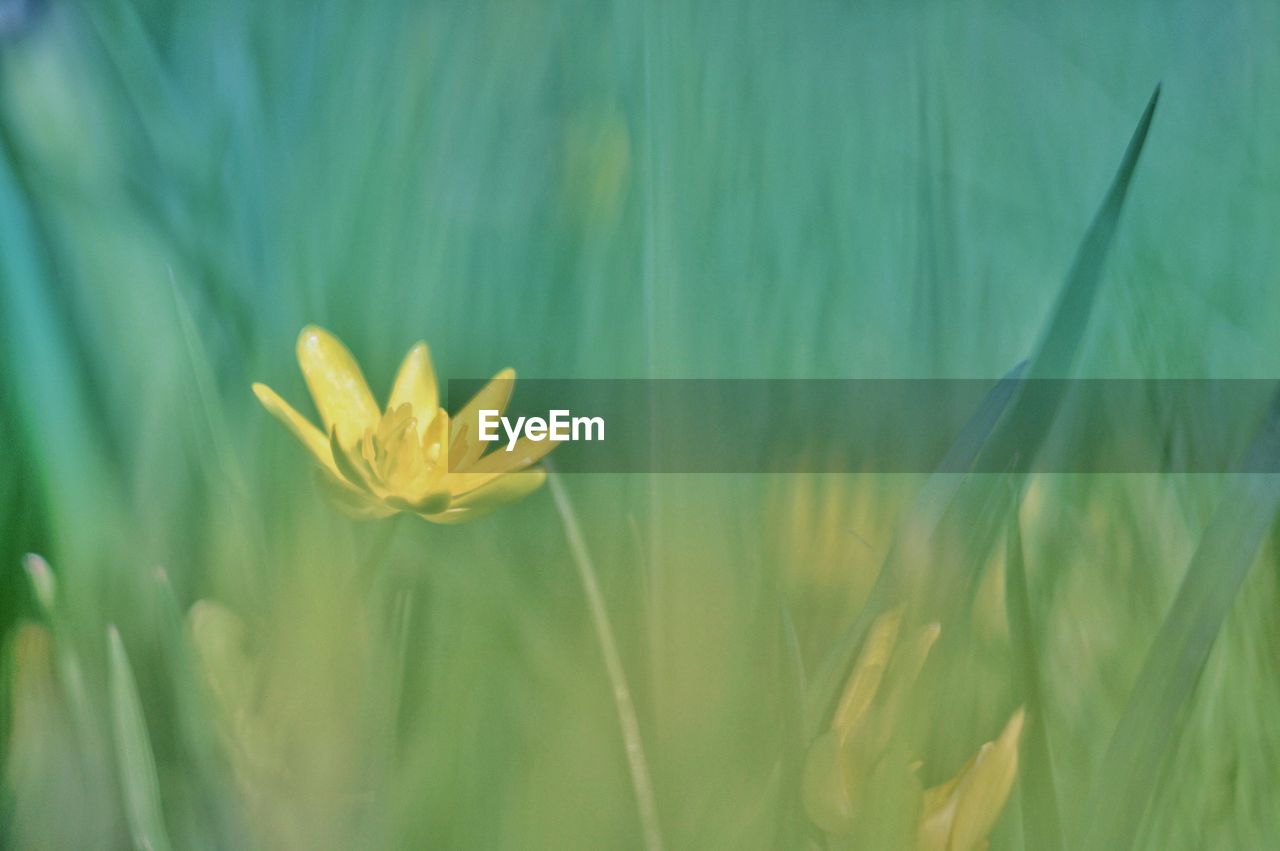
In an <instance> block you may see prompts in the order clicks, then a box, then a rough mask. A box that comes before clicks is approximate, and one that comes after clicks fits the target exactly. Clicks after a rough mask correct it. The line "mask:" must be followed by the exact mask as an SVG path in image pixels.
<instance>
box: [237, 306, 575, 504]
mask: <svg viewBox="0 0 1280 851" xmlns="http://www.w3.org/2000/svg"><path fill="white" fill-rule="evenodd" d="M297 349H298V365H299V366H300V367H301V368H302V376H303V378H305V379H306V382H307V389H308V390H310V391H311V398H312V400H314V402H315V405H316V409H317V410H318V411H319V412H320V419H321V421H322V422H323V423H324V427H325V431H327V432H328V435H327V436H326V434H325V431H321V430H320V429H319V428H317V427H316V426H315V425H314V424H312V423H311V422H310V421H309V420H307V419H306V418H305V417H303V416H302V415H301V414H299V413H298V412H297V411H296V410H294V408H293V407H292V406H291V405H290V404H289V403H288V402H286V401H285V400H284V399H282V398H281V397H280V396H279V395H278V394H277V393H276V392H275V391H273V390H272V389H271V388H270V387H267V386H266V385H265V384H254V385H253V392H254V394H256V395H257V397H258V401H260V402H262V405H263V407H265V408H266V409H267V410H268V411H269V412H271V414H272V415H273V416H274V417H275V418H276V419H278V420H280V422H282V423H284V425H285V427H286V428H288V429H289V431H291V432H292V433H293V435H294V437H296V438H298V440H299V441H300V442H301V443H302V445H303V446H305V447H306V448H307V449H308V451H310V452H311V454H312V456H314V458H315V460H316V461H317V462H318V463H319V465H320V469H321V471H322V474H323V475H322V480H323V481H325V482H326V483H328V484H329V485H330V486H331V487H330V488H329V490H330V493H331V495H332V496H333V497H334V498H335V501H336V502H337V503H338V505H339V507H341V508H342V509H344V510H345V511H346V512H347V513H349V514H352V515H354V516H356V517H386V516H389V515H391V514H395V513H396V512H398V511H408V512H412V513H414V514H417V515H419V516H420V517H424V518H426V519H427V520H430V521H432V522H433V523H459V522H463V521H467V520H474V519H476V518H478V517H482V516H483V515H485V514H487V513H488V512H490V511H492V510H493V509H495V508H497V507H498V506H499V505H502V504H503V503H507V502H512V501H514V500H517V499H520V498H521V497H524V496H526V495H527V494H529V493H530V492H531V491H533V490H534V489H536V488H537V487H538V485H540V484H542V481H543V479H545V478H546V473H545V472H544V471H543V470H541V469H529V468H530V467H531V466H532V465H533V464H535V463H537V461H538V460H539V459H540V458H542V456H543V455H546V454H547V452H549V451H550V450H551V448H552V447H553V446H554V445H555V444H554V443H552V442H551V441H541V442H532V441H528V440H524V439H522V440H521V441H519V442H518V443H517V444H516V446H515V448H514V449H513V450H512V451H510V452H508V451H506V450H505V449H499V450H498V451H496V452H492V453H490V454H488V455H485V454H484V446H485V445H484V444H483V443H481V442H480V441H478V440H476V437H475V435H474V434H473V433H472V430H473V428H474V426H472V427H468V424H469V423H471V424H474V423H475V421H476V419H477V414H478V411H480V410H481V409H487V410H498V411H502V410H503V409H505V408H506V405H507V402H508V400H509V399H510V397H511V387H512V384H513V383H514V380H515V371H514V370H510V369H505V370H503V371H502V372H500V373H498V374H497V375H496V376H494V378H493V380H492V381H490V382H489V383H488V384H487V385H485V387H484V388H483V389H482V390H481V391H480V392H479V393H477V394H476V396H475V398H474V399H472V400H471V401H470V402H469V403H467V405H466V406H465V407H464V408H463V409H462V411H460V412H459V414H458V416H457V417H455V418H453V419H452V420H451V419H450V417H449V415H448V414H447V413H446V412H445V410H444V409H443V408H441V407H439V395H438V391H437V388H436V376H435V371H434V370H433V369H432V366H431V356H430V354H429V352H428V351H427V344H426V343H418V344H417V345H416V346H414V347H413V348H412V349H410V350H409V354H408V355H407V356H405V359H404V362H403V363H402V364H401V365H400V371H399V372H398V373H397V375H396V379H395V383H394V384H393V385H392V388H391V396H390V398H389V400H388V402H387V407H386V410H385V411H381V410H379V408H378V403H377V402H376V401H374V398H373V393H372V392H370V390H369V385H368V384H367V383H366V382H365V379H364V375H363V374H362V373H361V372H360V366H359V365H358V364H357V363H356V360H355V358H354V357H352V355H351V352H350V351H348V350H347V347H346V346H344V345H343V344H342V342H341V341H340V340H338V338H337V337H335V336H333V335H332V334H330V333H329V332H328V331H326V330H324V329H323V328H318V327H316V326H314V325H309V326H307V327H306V328H303V329H302V333H300V334H299V335H298V346H297ZM450 454H452V455H453V457H454V464H453V468H452V469H450V465H449V461H448V458H449V456H450Z"/></svg>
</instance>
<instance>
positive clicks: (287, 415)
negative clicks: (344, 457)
mask: <svg viewBox="0 0 1280 851" xmlns="http://www.w3.org/2000/svg"><path fill="white" fill-rule="evenodd" d="M253 395H255V396H257V397H258V401H259V402H261V403H262V407H264V408H266V409H267V411H268V412H269V413H270V414H271V416H273V417H275V418H276V419H277V420H279V421H280V422H282V423H284V426H285V428H287V429H289V431H291V432H293V436H294V437H296V438H298V441H299V442H300V443H301V444H302V445H303V446H305V447H306V448H307V451H308V452H310V453H311V454H312V455H313V456H314V457H315V459H316V460H317V461H319V462H320V464H321V465H322V466H324V467H325V468H326V469H328V470H329V471H330V472H332V473H333V474H334V475H335V476H336V475H338V468H337V466H335V465H334V463H333V455H332V454H331V453H330V452H329V441H328V440H327V439H326V438H325V436H324V432H322V431H320V429H318V428H316V427H315V426H314V425H313V424H312V423H311V421H310V420H308V419H307V418H306V417H304V416H302V414H300V413H298V412H297V411H296V410H294V408H293V406H292V405H290V404H289V403H288V402H286V401H285V400H284V399H282V398H280V395H279V394H278V393H276V391H274V390H272V389H271V388H270V387H268V386H267V385H265V384H254V385H253Z"/></svg>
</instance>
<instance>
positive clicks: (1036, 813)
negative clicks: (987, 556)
mask: <svg viewBox="0 0 1280 851" xmlns="http://www.w3.org/2000/svg"><path fill="white" fill-rule="evenodd" d="M1004 571H1005V572H1004V580H1005V607H1006V611H1007V614H1008V618H1009V644H1010V646H1011V647H1012V649H1013V656H1014V666H1015V676H1016V681H1017V683H1018V690H1019V691H1020V692H1021V693H1022V696H1023V697H1022V699H1023V703H1024V705H1025V706H1026V709H1027V727H1026V731H1025V733H1024V739H1023V740H1024V742H1025V744H1024V745H1023V748H1022V752H1023V756H1022V769H1021V771H1020V772H1019V777H1020V782H1021V784H1022V829H1023V835H1024V836H1025V837H1026V841H1027V845H1028V846H1029V847H1031V848H1038V849H1043V851H1059V849H1061V848H1062V820H1061V818H1060V817H1059V815H1058V792H1057V784H1056V783H1055V782H1054V779H1053V754H1052V750H1051V748H1050V747H1049V731H1048V728H1047V727H1046V724H1045V714H1044V697H1043V694H1042V693H1041V690H1040V682H1041V680H1040V647H1039V643H1038V642H1037V641H1036V632H1035V628H1034V627H1033V626H1032V623H1031V595H1030V593H1029V592H1028V590H1027V571H1026V560H1025V557H1024V554H1023V548H1022V529H1021V526H1020V521H1019V519H1018V516H1017V513H1016V512H1015V513H1014V516H1013V517H1011V518H1010V520H1009V537H1008V552H1007V557H1006V559H1005V567H1004Z"/></svg>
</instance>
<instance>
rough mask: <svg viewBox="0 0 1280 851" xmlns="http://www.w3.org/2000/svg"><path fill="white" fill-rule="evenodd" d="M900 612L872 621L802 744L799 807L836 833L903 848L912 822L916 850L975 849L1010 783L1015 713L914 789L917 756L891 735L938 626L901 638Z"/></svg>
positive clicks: (1014, 767)
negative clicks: (824, 717)
mask: <svg viewBox="0 0 1280 851" xmlns="http://www.w3.org/2000/svg"><path fill="white" fill-rule="evenodd" d="M903 620H904V610H903V608H902V607H899V608H896V609H893V610H891V611H888V612H886V613H884V614H882V615H880V616H879V617H878V618H876V620H875V622H874V623H873V624H872V625H871V629H870V631H869V632H868V634H867V638H866V641H865V643H864V644H863V648H862V652H861V653H860V654H859V656H858V659H857V662H856V663H855V665H854V668H853V672H852V673H851V674H850V675H849V679H848V682H847V684H846V685H845V688H844V691H843V693H842V694H841V697H840V701H839V703H838V704H837V706H836V710H835V713H834V715H833V716H832V720H831V725H830V728H829V729H828V730H827V731H826V732H824V733H823V734H822V735H820V736H818V738H817V739H816V740H815V741H814V742H813V744H812V745H811V746H810V748H809V754H808V758H807V760H806V764H805V768H804V778H803V790H802V795H803V800H804V806H805V811H806V812H807V813H808V815H809V818H810V819H811V820H812V821H813V823H814V824H816V825H817V826H818V827H820V828H821V829H822V830H823V831H825V832H826V833H828V834H829V835H831V836H833V837H836V838H843V839H850V838H855V837H856V838H858V839H860V840H862V841H864V842H865V841H873V842H875V843H876V844H884V845H886V847H907V846H908V845H910V844H911V837H910V836H909V834H908V833H907V831H908V830H909V829H910V828H911V827H912V826H914V830H915V834H916V835H915V837H914V838H915V844H916V845H917V846H918V847H919V848H920V851H978V849H981V848H984V847H985V846H986V837H987V834H988V833H989V832H990V831H991V829H992V827H994V825H995V823H996V820H997V819H998V818H999V817H1000V813H1001V812H1002V811H1003V809H1004V805H1005V803H1006V802H1007V801H1008V798H1009V793H1010V792H1011V791H1012V789H1013V783H1014V780H1015V779H1016V777H1017V771H1018V739H1019V738H1020V736H1021V733H1022V726H1023V718H1024V713H1023V710H1022V709H1018V710H1017V711H1016V712H1014V714H1013V716H1012V717H1011V718H1010V720H1009V722H1008V723H1007V724H1006V725H1005V728H1004V731H1003V732H1002V733H1001V734H1000V736H999V737H998V738H997V739H996V740H995V741H993V742H987V743H986V744H984V745H983V746H982V747H981V748H980V749H979V750H978V753H977V754H976V755H975V756H974V757H973V758H972V759H970V760H969V762H968V763H967V764H966V765H965V766H964V767H963V768H961V770H960V771H959V772H958V773H957V774H956V776H955V777H953V778H952V779H950V780H948V781H947V782H945V783H942V784H939V785H938V786H935V787H933V788H930V789H923V788H922V785H921V783H920V781H919V779H918V777H917V771H918V769H919V767H920V766H919V762H918V761H916V760H915V759H914V758H913V757H912V755H911V754H909V753H907V752H905V750H904V749H903V747H902V743H901V742H900V741H896V740H895V738H894V735H893V733H894V725H895V721H896V719H897V718H898V717H899V716H900V715H901V714H902V711H903V709H904V704H905V701H906V700H907V698H908V695H909V692H910V690H911V688H912V686H913V685H914V683H915V681H916V679H917V678H918V677H919V674H920V670H921V669H922V668H923V667H924V663H925V660H926V658H927V657H928V655H929V651H930V649H931V648H932V647H933V644H934V642H935V641H937V638H938V635H939V632H940V627H939V626H938V624H936V623H934V624H929V625H927V626H925V627H923V628H921V629H919V630H918V631H917V632H916V633H915V634H914V635H911V636H909V637H906V638H903V637H902V631H903ZM868 831H871V832H872V837H868V836H867V833H868ZM886 831H888V833H886Z"/></svg>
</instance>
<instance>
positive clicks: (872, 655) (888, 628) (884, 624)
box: [831, 607, 902, 741]
mask: <svg viewBox="0 0 1280 851" xmlns="http://www.w3.org/2000/svg"><path fill="white" fill-rule="evenodd" d="M901 624H902V609H901V607H899V608H896V609H892V610H890V611H888V612H885V613H884V614H882V615H880V616H879V617H878V618H876V620H875V622H874V623H873V624H871V630H870V632H869V633H868V634H867V638H866V641H865V642H864V643H863V646H862V652H860V653H859V654H858V661H857V663H856V664H855V665H854V668H853V673H851V674H850V675H849V682H848V684H847V685H845V687H844V693H843V694H842V695H841V696H840V703H839V705H838V706H837V707H836V714H835V716H834V717H833V718H832V719H831V729H833V730H835V731H836V732H837V733H839V735H840V738H841V740H842V741H843V740H844V739H846V738H848V737H849V735H850V734H851V733H853V732H854V730H855V728H856V727H857V726H858V724H859V722H860V721H861V720H862V718H863V716H864V715H865V714H866V712H867V710H868V709H869V708H870V707H871V701H872V700H874V699H875V696H876V692H878V691H879V690H880V681H881V680H882V679H883V678H884V671H885V668H886V667H887V666H888V664H889V657H890V655H891V654H892V653H893V648H894V645H895V644H897V641H898V627H899V626H900V625H901Z"/></svg>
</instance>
